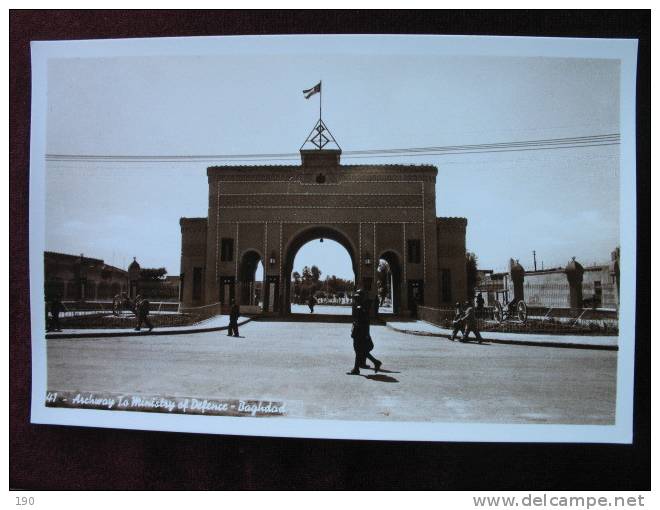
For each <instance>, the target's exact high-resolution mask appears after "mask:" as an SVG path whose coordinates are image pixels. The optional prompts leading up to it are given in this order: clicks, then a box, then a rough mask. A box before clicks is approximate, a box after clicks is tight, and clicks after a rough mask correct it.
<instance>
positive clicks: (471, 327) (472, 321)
mask: <svg viewBox="0 0 660 510" xmlns="http://www.w3.org/2000/svg"><path fill="white" fill-rule="evenodd" d="M462 319H463V321H464V322H465V330H464V331H463V340H462V342H467V338H468V336H469V334H470V331H472V332H474V336H475V337H477V341H478V342H479V343H481V342H483V338H481V333H479V328H478V327H477V318H476V317H475V315H474V306H472V303H471V302H470V301H466V302H465V313H464V314H463V317H462Z"/></svg>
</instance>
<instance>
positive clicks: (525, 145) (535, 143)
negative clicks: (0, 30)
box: [46, 133, 621, 163]
mask: <svg viewBox="0 0 660 510" xmlns="http://www.w3.org/2000/svg"><path fill="white" fill-rule="evenodd" d="M620 142H621V137H620V135H619V134H618V133H611V134H604V135H590V136H579V137H570V138H549V139H541V140H524V141H514V142H499V143H486V144H470V145H445V146H429V147H408V148H399V149H366V150H353V151H344V152H342V157H344V158H356V159H358V158H359V159H362V158H373V157H399V156H427V155H428V156H430V155H432V156H444V155H457V154H482V153H490V154H492V153H496V152H519V151H536V150H552V149H577V148H582V147H600V146H608V145H619V144H620ZM299 158H300V155H299V153H271V154H215V155H165V156H156V155H100V154H98V155H95V154H46V160H47V161H65V162H103V161H109V162H128V163H130V162H147V163H149V162H154V163H174V162H207V161H241V162H251V161H262V160H270V161H297V160H299Z"/></svg>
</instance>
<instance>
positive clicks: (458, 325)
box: [451, 301, 465, 342]
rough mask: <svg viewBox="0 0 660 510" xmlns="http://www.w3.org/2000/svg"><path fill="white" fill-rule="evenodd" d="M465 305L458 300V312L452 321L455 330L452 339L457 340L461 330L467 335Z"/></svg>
mask: <svg viewBox="0 0 660 510" xmlns="http://www.w3.org/2000/svg"><path fill="white" fill-rule="evenodd" d="M462 317H463V306H462V305H461V303H459V302H458V301H457V302H456V313H454V320H453V321H452V325H453V326H454V331H452V333H451V341H452V342H453V341H455V340H456V335H457V334H458V332H459V331H461V332H462V333H463V336H465V332H464V331H463V325H464V323H463V319H462Z"/></svg>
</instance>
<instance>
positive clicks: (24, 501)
mask: <svg viewBox="0 0 660 510" xmlns="http://www.w3.org/2000/svg"><path fill="white" fill-rule="evenodd" d="M26 505H29V506H32V505H34V498H33V497H32V496H30V497H29V498H28V497H26V496H16V506H26Z"/></svg>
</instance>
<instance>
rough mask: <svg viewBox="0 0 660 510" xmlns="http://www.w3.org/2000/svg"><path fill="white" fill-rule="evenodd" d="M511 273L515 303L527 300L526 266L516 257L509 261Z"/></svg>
mask: <svg viewBox="0 0 660 510" xmlns="http://www.w3.org/2000/svg"><path fill="white" fill-rule="evenodd" d="M509 274H510V275H511V282H512V283H513V300H512V302H513V303H517V302H518V301H524V300H525V287H524V283H525V268H524V267H522V266H521V265H520V262H518V260H517V259H516V261H515V262H514V261H513V259H511V260H510V261H509Z"/></svg>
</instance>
